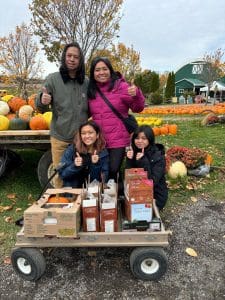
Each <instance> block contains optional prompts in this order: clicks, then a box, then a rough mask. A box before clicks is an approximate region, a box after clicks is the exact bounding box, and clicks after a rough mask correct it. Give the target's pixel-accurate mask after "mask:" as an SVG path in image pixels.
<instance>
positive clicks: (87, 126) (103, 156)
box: [59, 121, 109, 188]
mask: <svg viewBox="0 0 225 300" xmlns="http://www.w3.org/2000/svg"><path fill="white" fill-rule="evenodd" d="M61 165H62V167H61V169H60V170H59V176H60V178H61V179H62V180H63V186H67V187H73V188H81V187H82V185H83V184H85V182H86V181H88V179H90V181H93V180H94V179H96V180H98V181H104V182H105V181H107V180H108V168H109V167H108V165H109V156H108V151H107V150H106V149H105V140H104V139H103V136H102V133H101V131H100V128H99V126H98V125H97V124H96V123H94V122H93V121H87V122H85V123H84V124H82V125H81V126H80V127H79V130H78V132H77V134H76V135H75V138H74V143H73V144H71V145H69V146H68V148H67V149H66V150H65V152H64V153H63V156H62V159H61Z"/></svg>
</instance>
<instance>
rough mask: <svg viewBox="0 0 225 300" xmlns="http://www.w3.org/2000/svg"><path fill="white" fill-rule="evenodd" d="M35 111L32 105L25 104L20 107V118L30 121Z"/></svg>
mask: <svg viewBox="0 0 225 300" xmlns="http://www.w3.org/2000/svg"><path fill="white" fill-rule="evenodd" d="M33 111H34V109H33V107H32V106H30V105H28V104H26V105H23V106H21V107H20V109H19V118H20V119H23V120H25V121H27V122H28V121H29V120H30V118H31V117H32V114H33Z"/></svg>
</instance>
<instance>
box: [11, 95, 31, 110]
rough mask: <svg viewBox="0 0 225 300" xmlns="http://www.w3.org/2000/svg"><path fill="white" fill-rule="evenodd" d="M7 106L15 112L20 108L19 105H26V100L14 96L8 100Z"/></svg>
mask: <svg viewBox="0 0 225 300" xmlns="http://www.w3.org/2000/svg"><path fill="white" fill-rule="evenodd" d="M8 104H9V107H10V109H11V111H12V112H16V111H18V110H19V109H20V107H21V106H23V105H26V104H27V102H26V100H24V99H22V98H19V97H14V98H12V99H10V100H9V101H8Z"/></svg>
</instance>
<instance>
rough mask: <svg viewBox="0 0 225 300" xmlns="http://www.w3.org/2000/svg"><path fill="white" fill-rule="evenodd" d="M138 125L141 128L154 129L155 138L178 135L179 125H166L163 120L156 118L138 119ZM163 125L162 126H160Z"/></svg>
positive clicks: (138, 117)
mask: <svg viewBox="0 0 225 300" xmlns="http://www.w3.org/2000/svg"><path fill="white" fill-rule="evenodd" d="M136 120H137V123H138V125H139V126H142V125H149V126H151V127H152V129H153V131H154V134H155V136H158V135H169V134H170V135H176V134H177V130H178V126H177V124H164V125H163V119H162V118H156V117H140V116H137V117H136ZM160 125H162V126H160Z"/></svg>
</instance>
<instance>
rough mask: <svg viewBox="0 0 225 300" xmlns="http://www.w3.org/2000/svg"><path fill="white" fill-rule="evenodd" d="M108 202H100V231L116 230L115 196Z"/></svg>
mask: <svg viewBox="0 0 225 300" xmlns="http://www.w3.org/2000/svg"><path fill="white" fill-rule="evenodd" d="M112 199H113V201H112V202H109V203H104V202H101V203H100V229H101V231H102V232H115V231H117V230H118V221H117V217H118V214H117V198H116V197H113V198H112Z"/></svg>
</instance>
